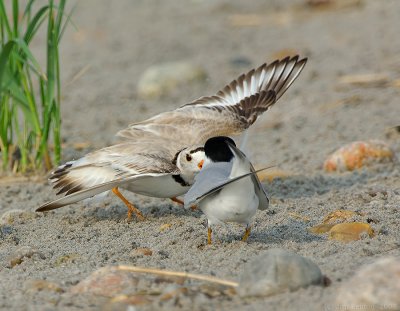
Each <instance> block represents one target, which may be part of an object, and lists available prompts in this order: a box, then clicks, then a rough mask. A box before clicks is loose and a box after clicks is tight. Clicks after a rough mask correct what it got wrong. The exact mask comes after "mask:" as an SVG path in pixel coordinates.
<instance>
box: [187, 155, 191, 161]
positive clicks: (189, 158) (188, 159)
mask: <svg viewBox="0 0 400 311" xmlns="http://www.w3.org/2000/svg"><path fill="white" fill-rule="evenodd" d="M186 160H187V161H188V162H190V161H192V156H191V155H190V154H187V155H186Z"/></svg>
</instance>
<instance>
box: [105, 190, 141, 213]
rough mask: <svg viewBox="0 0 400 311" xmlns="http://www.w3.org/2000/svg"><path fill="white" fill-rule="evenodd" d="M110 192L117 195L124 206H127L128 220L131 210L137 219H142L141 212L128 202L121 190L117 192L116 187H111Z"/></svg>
mask: <svg viewBox="0 0 400 311" xmlns="http://www.w3.org/2000/svg"><path fill="white" fill-rule="evenodd" d="M112 192H113V193H114V194H115V195H116V196H117V197H119V198H120V199H121V200H122V202H124V203H125V205H126V207H127V208H128V220H130V219H131V218H132V212H134V213H135V214H136V217H137V219H139V220H144V217H143V215H142V213H141V212H140V211H139V210H138V209H137V208H136V207H134V206H133V204H132V203H130V202H129V201H128V200H127V199H126V198H125V197H124V196H123V195H122V193H121V192H119V190H118V187H115V188H113V189H112Z"/></svg>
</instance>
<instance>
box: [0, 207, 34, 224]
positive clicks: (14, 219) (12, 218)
mask: <svg viewBox="0 0 400 311" xmlns="http://www.w3.org/2000/svg"><path fill="white" fill-rule="evenodd" d="M36 217H38V215H37V214H36V213H34V212H31V211H24V210H21V209H12V210H9V211H7V212H5V213H3V215H1V217H0V225H12V224H15V223H21V224H22V223H25V222H26V221H30V220H32V219H34V218H36Z"/></svg>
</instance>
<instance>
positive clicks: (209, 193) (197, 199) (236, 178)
mask: <svg viewBox="0 0 400 311" xmlns="http://www.w3.org/2000/svg"><path fill="white" fill-rule="evenodd" d="M272 167H273V166H268V167H264V168H261V169H258V170H255V171H252V172H249V173H246V174H243V175H240V176H237V177H235V178H232V179H229V180H227V181H226V182H224V183H223V184H221V185H218V186H216V187H214V188H212V189H211V190H209V191H207V192H206V193H204V194H202V195H201V196H199V197H197V198H196V199H195V201H194V203H195V204H196V203H197V202H198V201H200V200H202V199H204V198H205V197H207V196H209V195H211V194H213V193H215V192H217V191H219V190H221V189H222V188H223V187H225V186H226V185H229V184H231V183H233V182H236V181H238V180H240V179H242V178H245V177H248V176H250V175H254V174H257V173H259V172H262V171H265V170H267V169H270V168H272Z"/></svg>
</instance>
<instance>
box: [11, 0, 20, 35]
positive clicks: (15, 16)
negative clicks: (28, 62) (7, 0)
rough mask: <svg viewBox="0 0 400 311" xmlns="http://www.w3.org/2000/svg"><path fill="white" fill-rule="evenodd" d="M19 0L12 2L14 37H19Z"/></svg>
mask: <svg viewBox="0 0 400 311" xmlns="http://www.w3.org/2000/svg"><path fill="white" fill-rule="evenodd" d="M18 2H19V0H13V3H12V13H13V22H14V23H13V32H14V37H18V35H19V27H18V25H19V4H18Z"/></svg>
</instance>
